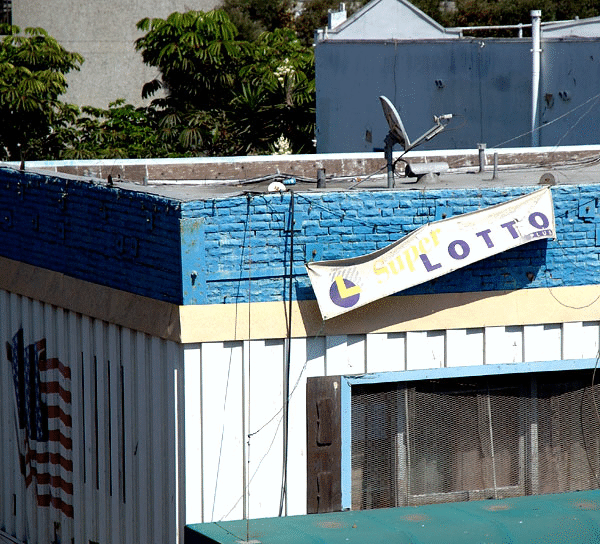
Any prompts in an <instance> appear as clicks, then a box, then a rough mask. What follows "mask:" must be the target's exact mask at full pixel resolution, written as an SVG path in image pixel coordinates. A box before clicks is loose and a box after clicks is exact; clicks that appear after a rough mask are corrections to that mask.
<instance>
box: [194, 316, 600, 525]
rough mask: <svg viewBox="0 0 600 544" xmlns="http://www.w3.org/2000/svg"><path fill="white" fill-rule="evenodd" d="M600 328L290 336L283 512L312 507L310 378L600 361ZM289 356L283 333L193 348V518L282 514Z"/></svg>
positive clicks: (530, 327) (559, 326)
mask: <svg viewBox="0 0 600 544" xmlns="http://www.w3.org/2000/svg"><path fill="white" fill-rule="evenodd" d="M599 335H600V327H599V323H598V322H585V323H582V322H579V323H564V324H551V325H527V326H509V327H485V328H476V329H456V330H444V331H424V332H406V333H389V334H381V333H377V334H364V335H348V336H328V337H315V338H300V339H293V340H292V361H291V371H290V390H291V392H292V395H291V399H290V410H289V413H290V423H289V455H288V489H287V501H286V510H284V512H287V514H288V515H300V514H305V513H306V407H305V399H306V396H305V383H306V378H307V377H309V376H324V375H338V374H363V373H367V372H385V371H402V370H415V369H423V368H439V367H452V366H467V365H482V364H501V363H519V362H534V361H552V360H560V359H571V358H572V359H580V358H594V357H596V356H597V354H598V345H599ZM284 358H285V340H252V341H243V342H218V343H217V342H215V343H204V344H195V345H190V346H187V347H186V351H185V363H184V364H185V370H184V372H185V393H186V419H185V434H186V453H187V459H188V462H187V468H186V500H187V512H186V523H198V522H209V521H219V520H228V519H240V518H242V517H244V515H246V516H247V517H249V518H260V517H271V516H277V515H278V512H279V502H280V495H281V485H282V483H281V482H282V463H283V451H284V450H283V432H282V431H283V411H282V404H283V391H284V379H285V378H284V371H283V369H284ZM244 483H247V488H246V490H245V488H244Z"/></svg>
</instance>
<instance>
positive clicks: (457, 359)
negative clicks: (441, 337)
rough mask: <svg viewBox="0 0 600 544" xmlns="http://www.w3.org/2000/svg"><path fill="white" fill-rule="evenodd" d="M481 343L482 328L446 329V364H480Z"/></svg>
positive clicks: (481, 361) (482, 338)
mask: <svg viewBox="0 0 600 544" xmlns="http://www.w3.org/2000/svg"><path fill="white" fill-rule="evenodd" d="M483 345H484V332H483V329H451V330H448V331H446V366H473V365H482V364H483Z"/></svg>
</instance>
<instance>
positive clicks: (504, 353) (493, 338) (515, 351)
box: [484, 327, 523, 365]
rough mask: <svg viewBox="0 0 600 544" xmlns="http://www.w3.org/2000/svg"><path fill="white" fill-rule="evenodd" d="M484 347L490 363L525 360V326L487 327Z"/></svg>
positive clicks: (487, 361)
mask: <svg viewBox="0 0 600 544" xmlns="http://www.w3.org/2000/svg"><path fill="white" fill-rule="evenodd" d="M484 349H485V353H484V360H485V363H486V364H488V365H493V364H504V363H521V362H523V327H486V328H485V347H484Z"/></svg>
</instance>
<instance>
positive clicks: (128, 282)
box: [0, 170, 600, 305]
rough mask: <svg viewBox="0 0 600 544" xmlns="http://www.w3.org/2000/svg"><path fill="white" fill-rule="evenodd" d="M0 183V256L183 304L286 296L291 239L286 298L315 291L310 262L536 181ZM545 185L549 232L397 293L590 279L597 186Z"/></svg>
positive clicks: (374, 244) (50, 179)
mask: <svg viewBox="0 0 600 544" xmlns="http://www.w3.org/2000/svg"><path fill="white" fill-rule="evenodd" d="M0 181H1V183H0V232H1V233H2V240H3V243H2V245H1V246H0V255H1V256H3V257H6V258H8V259H12V260H16V261H21V262H24V263H28V264H31V265H34V266H37V267H40V268H46V269H49V270H53V271H57V272H61V273H63V274H66V275H67V276H71V277H74V278H78V279H82V280H86V281H88V282H92V283H96V284H99V285H104V286H108V287H113V288H116V289H120V290H123V291H126V292H130V293H134V294H137V295H143V296H145V297H150V298H152V299H156V300H159V301H164V302H171V303H174V304H183V305H195V304H197V305H205V304H219V305H221V304H232V303H236V302H269V301H281V300H287V299H288V290H289V283H288V279H289V274H290V254H292V246H293V284H292V297H293V298H294V299H296V300H310V299H314V293H313V291H312V287H311V286H310V283H309V280H308V276H307V275H306V269H305V267H304V263H305V261H307V260H329V259H339V258H345V257H355V256H358V255H364V254H367V253H371V252H373V251H375V250H377V249H380V248H382V247H385V246H387V245H388V244H390V243H392V242H394V241H396V240H398V239H399V238H401V237H402V236H404V235H406V234H408V233H410V232H412V231H413V230H415V229H416V228H418V227H419V226H421V225H425V224H428V223H431V222H433V221H435V220H438V219H440V218H441V217H442V215H443V214H445V215H446V216H449V215H456V214H462V213H467V212H471V211H475V210H478V209H480V208H483V207H487V206H493V205H495V204H498V203H501V202H505V201H507V200H509V199H511V198H516V197H518V196H520V195H522V194H526V193H528V192H531V191H533V190H535V189H536V188H538V186H530V187H497V188H485V189H482V188H477V187H473V188H463V189H458V188H456V189H427V190H424V191H413V190H373V191H367V190H365V191H332V190H327V191H325V192H316V191H315V192H296V193H290V192H287V193H264V194H257V193H248V194H247V195H243V196H235V197H221V198H205V199H202V200H200V199H197V200H190V201H179V200H176V199H167V198H164V197H158V196H155V195H151V194H147V193H142V192H135V191H129V190H122V189H119V188H115V187H112V188H111V187H106V186H104V185H102V186H101V185H98V184H93V183H89V182H85V181H81V180H75V179H66V178H59V177H55V176H42V175H40V174H32V173H20V172H17V171H11V170H0ZM552 193H553V197H554V205H555V213H556V230H557V240H556V241H537V242H531V243H529V244H526V245H524V246H521V247H518V248H515V249H512V250H510V251H507V252H505V253H501V254H499V255H497V256H495V257H492V258H489V259H486V260H484V261H481V262H479V263H476V264H474V265H472V266H469V267H467V268H464V269H461V270H458V271H456V272H453V273H451V274H448V275H446V276H443V277H441V278H439V279H437V280H434V281H430V282H428V283H425V284H423V285H421V286H418V287H415V288H413V289H411V290H409V291H406V292H403V294H421V293H425V294H437V293H460V292H463V293H464V292H480V291H500V290H514V289H529V288H536V287H538V288H539V287H560V286H580V285H595V284H598V279H597V278H598V272H599V271H600V270H599V269H600V260H599V259H600V218H599V217H598V216H597V215H596V209H597V203H598V197H599V196H600V195H599V191H598V186H597V185H594V184H587V185H585V184H584V185H559V186H555V187H554V188H553V189H552ZM292 214H293V223H292ZM492 235H493V234H492Z"/></svg>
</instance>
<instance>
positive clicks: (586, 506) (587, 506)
mask: <svg viewBox="0 0 600 544" xmlns="http://www.w3.org/2000/svg"><path fill="white" fill-rule="evenodd" d="M573 506H574V507H575V508H580V509H581V510H600V504H598V503H597V502H595V501H585V502H575V503H573Z"/></svg>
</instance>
